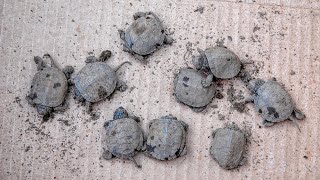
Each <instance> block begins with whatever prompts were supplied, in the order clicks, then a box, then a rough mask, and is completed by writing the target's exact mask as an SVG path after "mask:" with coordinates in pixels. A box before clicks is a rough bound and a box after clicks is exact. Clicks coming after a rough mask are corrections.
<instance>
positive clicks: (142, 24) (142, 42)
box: [125, 14, 165, 56]
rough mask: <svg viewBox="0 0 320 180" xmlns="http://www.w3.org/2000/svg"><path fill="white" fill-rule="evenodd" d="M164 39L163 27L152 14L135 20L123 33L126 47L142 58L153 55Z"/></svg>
mask: <svg viewBox="0 0 320 180" xmlns="http://www.w3.org/2000/svg"><path fill="white" fill-rule="evenodd" d="M164 39H165V32H164V28H163V25H162V23H161V21H160V20H159V19H158V17H154V16H153V14H147V15H146V16H142V17H140V18H138V19H136V20H135V21H134V22H133V23H132V24H131V25H130V27H129V28H128V29H127V30H126V31H125V43H126V46H127V47H128V48H129V49H131V50H132V51H133V52H135V53H137V54H139V55H142V56H144V55H148V54H151V53H153V52H154V51H155V50H156V48H157V47H158V46H161V45H162V44H163V42H164Z"/></svg>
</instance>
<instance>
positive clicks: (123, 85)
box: [117, 80, 128, 92]
mask: <svg viewBox="0 0 320 180" xmlns="http://www.w3.org/2000/svg"><path fill="white" fill-rule="evenodd" d="M117 89H118V90H119V91H121V92H124V91H125V90H127V89H128V85H127V84H126V83H125V82H123V81H120V80H119V81H118V83H117Z"/></svg>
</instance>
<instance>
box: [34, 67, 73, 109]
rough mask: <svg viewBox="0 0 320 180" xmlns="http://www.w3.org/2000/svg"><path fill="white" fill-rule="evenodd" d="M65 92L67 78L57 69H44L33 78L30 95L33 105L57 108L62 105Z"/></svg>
mask: <svg viewBox="0 0 320 180" xmlns="http://www.w3.org/2000/svg"><path fill="white" fill-rule="evenodd" d="M67 90H68V82H67V78H66V76H65V74H64V73H63V72H62V71H61V70H59V69H57V68H51V67H49V68H45V69H43V70H41V71H38V72H37V73H36V74H35V76H34V77H33V80H32V85H31V95H32V96H33V102H34V103H35V104H39V105H43V106H47V107H57V106H59V105H61V104H62V103H63V101H64V99H65V96H66V94H67Z"/></svg>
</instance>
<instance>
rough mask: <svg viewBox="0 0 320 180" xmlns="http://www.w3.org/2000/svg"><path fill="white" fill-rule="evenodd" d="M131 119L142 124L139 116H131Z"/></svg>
mask: <svg viewBox="0 0 320 180" xmlns="http://www.w3.org/2000/svg"><path fill="white" fill-rule="evenodd" d="M129 118H130V119H133V120H135V121H136V122H137V123H140V122H141V121H140V118H139V117H138V116H129Z"/></svg>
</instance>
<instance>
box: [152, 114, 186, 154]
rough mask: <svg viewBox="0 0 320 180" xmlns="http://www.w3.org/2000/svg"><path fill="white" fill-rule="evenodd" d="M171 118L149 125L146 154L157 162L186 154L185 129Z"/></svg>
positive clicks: (163, 118)
mask: <svg viewBox="0 0 320 180" xmlns="http://www.w3.org/2000/svg"><path fill="white" fill-rule="evenodd" d="M183 124H185V123H182V122H181V121H178V120H177V119H176V118H174V117H172V116H170V115H169V116H164V117H161V118H160V119H154V120H153V121H151V122H150V124H149V131H148V136H147V142H146V154H147V155H148V156H151V157H153V158H155V159H158V160H172V159H175V158H177V157H179V156H182V155H184V154H185V153H186V136H187V131H186V127H185V126H184V125H183Z"/></svg>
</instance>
